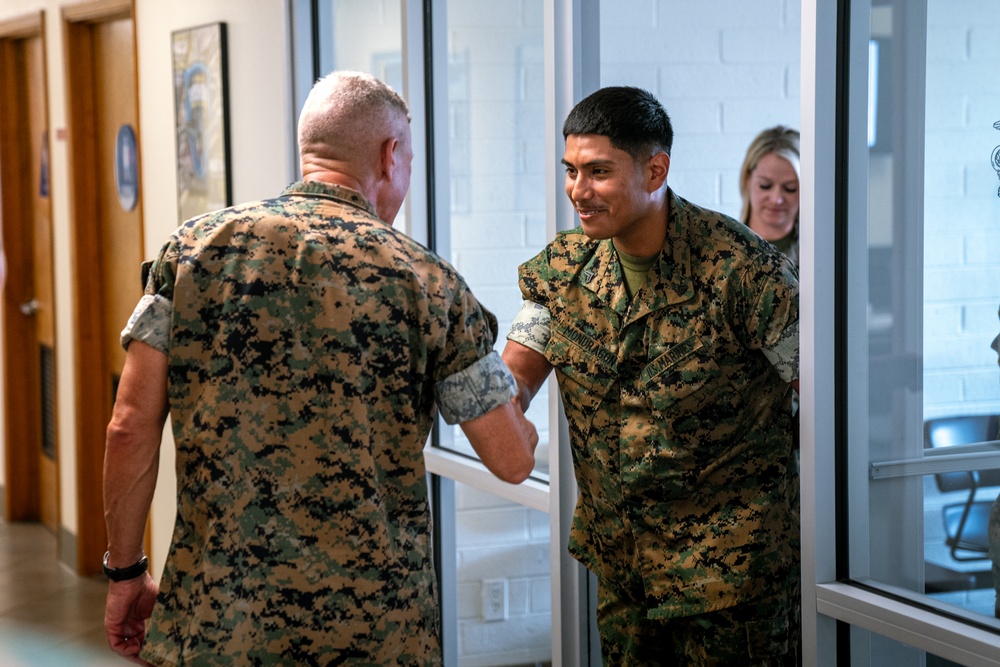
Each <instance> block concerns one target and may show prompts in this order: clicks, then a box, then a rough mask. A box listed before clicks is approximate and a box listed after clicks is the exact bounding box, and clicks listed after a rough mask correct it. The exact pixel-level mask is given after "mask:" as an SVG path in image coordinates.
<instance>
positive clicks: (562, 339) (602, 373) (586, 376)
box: [545, 322, 617, 424]
mask: <svg viewBox="0 0 1000 667" xmlns="http://www.w3.org/2000/svg"><path fill="white" fill-rule="evenodd" d="M545 356H546V358H548V360H549V363H551V364H552V365H553V367H554V368H555V369H556V373H557V375H558V377H559V392H560V394H561V395H562V398H563V405H564V406H565V408H566V411H567V413H569V414H572V413H573V412H575V413H576V414H577V415H578V416H580V417H582V418H583V420H584V421H586V423H588V424H589V421H590V418H591V417H592V416H593V413H594V411H595V410H597V408H598V406H599V405H600V404H601V402H602V401H603V400H604V397H605V396H606V395H607V393H608V390H609V389H610V388H611V386H612V385H613V384H614V383H615V380H616V379H617V369H616V364H615V356H614V354H613V353H612V352H611V351H609V350H608V349H607V348H606V347H605V346H604V345H602V344H601V343H600V342H599V341H596V340H594V339H593V338H591V337H590V336H588V335H587V334H585V333H584V332H582V331H580V330H579V329H576V328H573V327H568V326H566V325H563V324H560V323H555V322H554V323H553V326H552V336H551V337H550V338H549V342H548V345H547V346H546V348H545ZM572 421H573V420H572V419H571V420H570V422H571V423H572ZM581 424H582V422H581Z"/></svg>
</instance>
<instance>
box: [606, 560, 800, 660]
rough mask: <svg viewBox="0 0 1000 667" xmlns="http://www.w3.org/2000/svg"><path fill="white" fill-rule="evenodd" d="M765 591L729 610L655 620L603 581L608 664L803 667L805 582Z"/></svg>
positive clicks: (635, 602)
mask: <svg viewBox="0 0 1000 667" xmlns="http://www.w3.org/2000/svg"><path fill="white" fill-rule="evenodd" d="M785 584H787V585H785ZM762 585H764V584H763V583H762ZM764 587H765V588H767V589H769V592H767V593H766V594H765V595H764V596H763V597H761V598H757V599H754V600H752V601H750V602H746V603H743V604H738V605H736V606H734V607H730V608H728V609H722V610H719V611H716V612H710V613H707V614H697V615H694V616H682V617H677V618H668V619H656V620H651V619H649V618H647V616H646V612H647V607H646V606H645V604H644V603H643V602H638V601H636V600H634V599H629V597H628V596H623V595H622V594H621V592H620V591H617V590H615V589H613V588H612V587H610V586H607V585H605V583H604V582H603V581H601V582H600V584H599V587H598V605H597V626H598V630H599V631H600V635H601V653H602V655H603V660H604V665H606V666H607V667H618V666H620V667H626V666H627V667H640V666H646V665H648V666H650V667H652V666H654V665H655V666H663V667H667V666H676V667H797V666H798V665H800V664H801V657H800V652H801V647H800V599H799V582H798V580H797V579H796V580H793V581H791V582H785V583H783V584H782V585H780V586H778V585H775V584H767V585H764Z"/></svg>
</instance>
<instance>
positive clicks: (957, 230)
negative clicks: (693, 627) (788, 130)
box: [848, 0, 1000, 664]
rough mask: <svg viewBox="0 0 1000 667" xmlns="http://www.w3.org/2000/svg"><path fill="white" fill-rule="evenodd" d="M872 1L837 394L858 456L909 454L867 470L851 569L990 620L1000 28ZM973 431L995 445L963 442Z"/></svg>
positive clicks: (947, 12) (968, 0) (923, 6)
mask: <svg viewBox="0 0 1000 667" xmlns="http://www.w3.org/2000/svg"><path fill="white" fill-rule="evenodd" d="M872 4H873V6H872V13H871V29H872V34H871V44H873V45H876V46H877V48H872V49H870V50H869V54H870V56H869V57H870V58H871V61H870V62H869V63H868V65H869V66H870V68H869V72H870V74H869V76H870V80H869V83H870V86H869V95H870V99H869V109H870V110H871V116H870V119H869V128H868V130H869V131H868V138H869V141H868V155H867V158H868V163H867V175H868V206H867V209H868V216H867V229H864V228H863V227H861V226H859V225H858V224H857V222H856V221H854V220H852V221H850V222H849V229H850V231H849V234H848V236H851V235H857V234H864V235H865V237H866V238H867V248H866V249H867V257H865V258H864V261H863V263H862V262H858V261H855V260H856V259H858V257H857V255H853V256H852V259H851V267H850V269H849V270H850V272H851V273H852V275H854V276H855V277H857V276H860V275H861V274H864V273H866V274H867V309H866V310H865V312H864V325H863V326H864V327H865V329H866V332H867V335H866V337H865V341H866V348H864V351H865V352H866V355H867V374H865V373H859V374H857V375H855V374H854V373H853V372H852V374H851V376H852V380H851V382H852V383H853V385H852V386H853V388H854V390H856V392H849V393H852V395H855V396H857V395H859V394H860V395H867V406H866V408H867V410H866V414H862V415H860V416H859V415H857V414H853V415H852V417H851V422H852V423H853V424H862V423H863V424H866V425H867V429H866V430H867V442H862V441H860V440H857V439H855V440H852V442H851V444H850V447H851V455H852V457H863V458H864V459H865V461H866V462H871V463H876V464H877V463H880V462H888V461H905V462H909V463H912V464H913V466H914V467H912V468H911V469H910V471H909V472H904V473H901V474H899V475H897V476H879V475H878V474H876V473H872V474H871V475H870V479H869V480H868V488H869V495H868V498H867V517H868V520H869V522H870V529H869V535H868V537H867V550H866V552H865V553H859V552H857V551H856V550H852V551H853V553H852V564H851V569H852V576H854V577H856V578H861V579H867V578H868V577H870V580H871V581H873V582H877V584H878V585H890V586H896V587H900V588H903V589H905V590H907V591H912V592H913V593H914V594H920V595H926V596H929V598H930V599H928V597H923V598H922V601H924V602H930V603H931V604H934V605H937V606H939V607H940V608H942V609H954V608H960V609H961V610H964V612H966V613H971V615H972V617H974V618H975V617H978V619H979V622H982V623H984V624H987V625H990V626H991V627H992V626H994V624H995V621H993V616H994V612H995V600H996V591H995V589H994V585H995V583H996V584H1000V582H995V581H994V577H993V573H992V570H993V563H992V561H991V559H990V555H989V554H990V537H989V530H988V526H989V517H990V513H991V511H992V510H993V506H994V503H995V501H996V500H997V497H998V494H1000V443H997V442H996V441H997V437H998V426H1000V419H998V418H997V417H996V416H995V415H998V414H1000V368H998V366H997V352H996V351H995V350H994V349H992V348H991V342H992V341H993V340H994V338H995V337H996V336H997V333H998V331H1000V321H998V319H997V307H998V305H1000V253H998V252H997V251H996V249H997V248H998V247H1000V231H998V225H997V223H998V222H1000V197H998V192H997V187H996V186H997V183H996V179H997V172H996V170H994V168H993V166H992V164H991V160H992V157H991V155H992V154H991V151H993V149H994V147H995V146H996V145H997V144H998V143H1000V134H998V133H997V131H996V130H995V129H994V127H993V125H994V123H995V122H997V120H998V119H1000V89H998V88H997V87H996V86H986V87H984V86H983V85H982V83H983V82H984V81H986V80H987V79H990V80H993V79H995V67H996V59H995V57H993V56H991V55H990V51H989V50H988V49H986V48H985V46H984V45H985V44H988V43H991V42H994V43H995V42H996V41H997V38H998V37H1000V22H997V21H992V22H989V23H986V24H983V23H981V22H980V21H979V18H978V17H979V16H981V15H982V12H986V11H991V8H993V4H992V3H991V2H989V1H988V0H959V1H958V2H952V1H951V0H926V2H924V3H921V2H918V3H913V2H904V1H902V0H882V1H879V2H873V3H872ZM924 28H926V30H924ZM854 238H857V236H854ZM852 247H853V246H852ZM851 303H857V300H852V301H851ZM855 349H862V348H855ZM856 358H857V357H856ZM860 378H867V380H863V379H860ZM862 382H866V383H867V386H864V385H862V384H860V383H862ZM854 407H855V408H857V407H858V406H856V405H854ZM983 442H986V443H992V444H985V445H973V444H971V443H983ZM942 448H948V451H942ZM954 453H965V454H967V455H974V456H975V458H974V459H972V460H970V461H969V462H968V463H967V464H958V465H960V466H961V469H951V468H949V469H947V470H944V469H941V468H940V467H938V468H933V469H932V468H931V467H927V466H929V465H937V466H940V465H943V463H944V462H947V461H948V459H949V455H952V454H954ZM991 466H992V467H991ZM854 469H855V470H857V469H858V468H854ZM939 469H940V470H941V472H938V470H939ZM852 507H853V508H855V509H857V508H859V507H863V505H862V504H859V503H858V502H856V501H855V502H853V503H852ZM854 520H855V517H854V516H852V522H853V521H854ZM997 532H998V533H1000V531H997ZM995 539H996V538H994V540H995ZM856 542H857V541H855V543H856ZM984 617H985V618H984ZM873 664H874V663H873ZM927 664H931V660H930V656H929V657H928V663H927ZM937 664H945V663H937Z"/></svg>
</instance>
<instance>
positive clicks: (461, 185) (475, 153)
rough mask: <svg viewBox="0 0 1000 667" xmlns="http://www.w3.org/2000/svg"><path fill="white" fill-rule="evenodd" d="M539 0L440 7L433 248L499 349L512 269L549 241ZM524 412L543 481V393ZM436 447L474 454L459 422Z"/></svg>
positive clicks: (462, 0) (514, 294) (513, 284)
mask: <svg viewBox="0 0 1000 667" xmlns="http://www.w3.org/2000/svg"><path fill="white" fill-rule="evenodd" d="M542 9H543V4H542V0H497V1H495V2H489V3H472V2H468V1H467V0H449V2H448V3H447V39H448V49H447V57H448V66H447V72H448V81H447V82H439V83H438V84H437V85H447V90H448V94H447V110H438V112H437V113H447V115H448V136H447V137H437V138H436V140H435V141H436V143H435V154H436V155H437V159H436V164H435V178H438V179H447V182H448V184H449V189H450V201H449V202H445V203H439V206H448V210H447V211H445V212H444V213H443V214H439V217H440V219H443V220H449V222H448V223H447V224H440V223H439V224H438V226H437V228H436V230H435V231H436V247H435V249H436V250H437V251H438V253H439V254H441V255H442V256H443V257H445V258H447V259H448V260H449V261H451V262H452V264H453V265H454V266H455V268H456V269H458V271H459V273H461V274H462V275H463V276H465V278H466V280H467V281H468V282H469V285H470V286H471V287H472V290H473V292H475V294H476V296H477V297H478V298H479V300H480V301H481V302H482V303H483V304H484V305H485V306H486V307H487V308H489V309H490V310H491V311H492V312H493V313H494V314H495V315H496V316H497V320H498V321H499V336H498V339H497V346H496V347H497V350H502V349H503V346H504V344H505V343H506V335H507V331H508V330H509V328H510V323H511V321H512V320H513V318H514V316H515V315H516V314H517V311H518V310H519V309H520V307H521V295H520V291H519V290H518V288H517V267H518V265H519V264H520V263H521V262H524V261H526V260H528V259H529V258H531V257H532V256H533V255H535V254H536V253H537V252H538V251H540V250H541V249H542V247H543V246H544V245H545V242H546V225H545V182H546V179H548V178H552V175H551V174H548V173H547V172H546V169H545V150H544V146H545V134H544V107H545V103H544V94H545V90H544V85H543V84H544V76H543V75H544V69H543V50H542V47H543V39H542V21H543V14H542ZM528 418H529V419H530V420H531V421H532V422H533V423H534V424H535V426H536V427H537V428H538V431H539V445H538V449H537V450H536V452H535V460H536V476H539V477H542V478H543V479H545V478H547V466H548V454H547V450H548V399H547V390H544V389H543V391H542V392H540V393H539V395H538V396H536V397H535V399H534V401H533V402H532V405H531V408H530V409H529V411H528ZM440 444H441V446H442V447H448V448H451V449H455V450H457V451H460V452H463V453H467V454H470V455H474V454H473V452H472V448H471V446H469V444H468V442H467V441H466V440H465V438H464V436H463V434H462V432H461V430H460V429H459V428H457V427H444V428H442V429H441V438H440Z"/></svg>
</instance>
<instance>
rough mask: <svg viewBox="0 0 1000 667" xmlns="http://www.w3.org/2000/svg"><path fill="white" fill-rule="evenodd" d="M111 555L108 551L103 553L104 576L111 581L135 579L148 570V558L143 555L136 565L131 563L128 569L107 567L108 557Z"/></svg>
mask: <svg viewBox="0 0 1000 667" xmlns="http://www.w3.org/2000/svg"><path fill="white" fill-rule="evenodd" d="M110 555H111V552H110V551H105V552H104V562H103V567H104V574H105V576H107V578H108V579H110V580H111V581H128V580H129V579H135V578H136V577H138V576H141V575H142V573H143V572H145V571H146V570H147V569H148V568H149V558H148V557H146V556H145V555H144V556H143V557H142V558H140V559H139V561H138V562H137V563H133V564H132V565H129V566H128V567H109V566H108V557H109V556H110Z"/></svg>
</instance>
